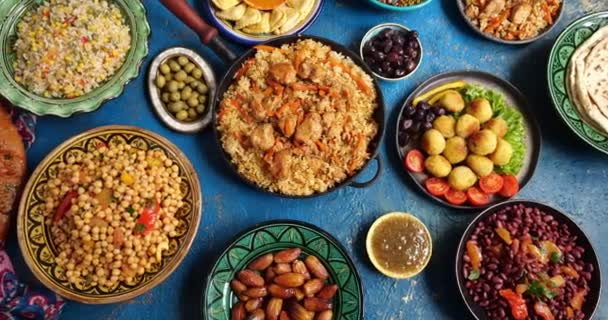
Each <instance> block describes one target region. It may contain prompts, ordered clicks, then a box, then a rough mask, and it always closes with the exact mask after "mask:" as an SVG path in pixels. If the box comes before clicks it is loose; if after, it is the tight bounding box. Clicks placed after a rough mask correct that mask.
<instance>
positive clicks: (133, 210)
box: [127, 206, 135, 216]
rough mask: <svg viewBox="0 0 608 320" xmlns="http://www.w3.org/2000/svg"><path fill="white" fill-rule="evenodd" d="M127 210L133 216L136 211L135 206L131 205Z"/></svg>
mask: <svg viewBox="0 0 608 320" xmlns="http://www.w3.org/2000/svg"><path fill="white" fill-rule="evenodd" d="M127 212H128V213H129V214H130V215H131V216H133V214H134V213H135V209H133V207H131V206H129V207H128V208H127Z"/></svg>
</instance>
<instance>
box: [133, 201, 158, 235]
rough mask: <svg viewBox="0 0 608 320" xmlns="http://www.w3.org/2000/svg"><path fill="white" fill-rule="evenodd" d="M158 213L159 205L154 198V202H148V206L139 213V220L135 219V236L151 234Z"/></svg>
mask: <svg viewBox="0 0 608 320" xmlns="http://www.w3.org/2000/svg"><path fill="white" fill-rule="evenodd" d="M159 211H160V204H159V203H158V200H157V199H156V198H154V202H152V201H150V204H148V206H147V207H145V208H144V209H143V210H142V211H141V214H140V215H139V219H137V224H136V225H135V230H134V233H135V235H140V234H142V235H146V234H148V233H150V232H152V230H154V224H155V223H156V219H158V212H159Z"/></svg>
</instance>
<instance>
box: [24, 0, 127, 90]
mask: <svg viewBox="0 0 608 320" xmlns="http://www.w3.org/2000/svg"><path fill="white" fill-rule="evenodd" d="M130 46H131V34H130V29H129V27H128V26H127V25H126V24H125V22H124V19H123V16H122V13H121V11H120V9H119V8H118V7H117V6H116V5H114V4H111V3H108V2H107V1H103V0H102V1H100V0H48V1H45V2H44V3H43V4H42V5H40V6H38V7H37V8H35V9H33V10H31V11H29V12H27V13H26V14H25V16H24V17H23V19H22V20H21V21H20V22H19V23H18V25H17V41H16V42H15V45H14V50H15V54H16V61H15V62H14V65H13V68H14V69H15V81H17V82H18V83H19V84H21V85H23V86H25V87H26V88H27V89H28V90H30V91H32V92H33V93H35V94H38V95H41V96H44V97H47V98H50V97H52V98H75V97H78V96H81V95H83V94H86V93H88V92H90V91H92V90H93V89H95V88H97V87H98V86H99V85H100V84H102V83H103V82H104V81H106V80H107V79H108V78H110V77H111V76H112V75H113V74H114V73H115V72H116V70H118V68H120V67H121V66H122V64H123V62H124V60H125V56H126V55H127V52H128V51H129V48H130Z"/></svg>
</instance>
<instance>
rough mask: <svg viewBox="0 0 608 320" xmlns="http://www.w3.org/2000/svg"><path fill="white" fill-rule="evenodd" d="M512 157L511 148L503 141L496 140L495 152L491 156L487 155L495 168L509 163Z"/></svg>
mask: <svg viewBox="0 0 608 320" xmlns="http://www.w3.org/2000/svg"><path fill="white" fill-rule="evenodd" d="M512 156H513V146H511V144H510V143H509V142H508V141H506V140H504V139H498V143H497V144H496V150H494V152H493V153H492V154H490V155H489V157H490V160H491V161H492V162H494V164H495V165H497V166H504V165H506V164H507V163H509V161H511V157H512Z"/></svg>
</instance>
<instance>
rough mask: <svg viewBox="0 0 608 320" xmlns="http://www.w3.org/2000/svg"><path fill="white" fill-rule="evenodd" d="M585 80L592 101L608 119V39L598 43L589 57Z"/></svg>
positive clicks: (586, 64)
mask: <svg viewBox="0 0 608 320" xmlns="http://www.w3.org/2000/svg"><path fill="white" fill-rule="evenodd" d="M585 80H586V83H585V84H586V85H587V88H588V92H589V96H590V98H591V100H592V101H593V102H594V103H595V104H597V105H598V106H599V107H600V111H601V112H602V113H603V114H604V115H605V116H606V117H608V37H606V38H605V39H604V40H602V41H601V42H600V43H598V44H597V45H596V46H595V48H593V50H591V53H590V54H589V56H588V57H587V61H586V63H585Z"/></svg>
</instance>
